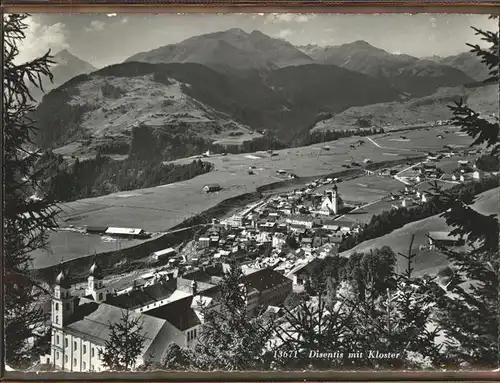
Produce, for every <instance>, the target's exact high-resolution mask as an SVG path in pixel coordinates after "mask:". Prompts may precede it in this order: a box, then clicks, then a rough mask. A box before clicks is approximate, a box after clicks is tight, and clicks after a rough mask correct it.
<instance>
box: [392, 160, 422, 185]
mask: <svg viewBox="0 0 500 383" xmlns="http://www.w3.org/2000/svg"><path fill="white" fill-rule="evenodd" d="M425 162H427V161H423V162H418V163H416V164H414V165H411V166H408V167H407V168H405V169H403V170H401V171H400V172H399V173H398V174H396V175H395V176H394V179H396V180H398V181H399V182H402V183H404V184H405V185H411V184H412V183H411V182H409V181H406V180H405V179H404V178H403V177H400V174H401V173H404V172H406V171H408V170H410V169H413V168H414V167H416V166H419V165H422V164H423V163H425Z"/></svg>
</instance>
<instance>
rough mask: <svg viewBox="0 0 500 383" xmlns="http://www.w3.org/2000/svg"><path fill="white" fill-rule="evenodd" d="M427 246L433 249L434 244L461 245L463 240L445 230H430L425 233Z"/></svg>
mask: <svg viewBox="0 0 500 383" xmlns="http://www.w3.org/2000/svg"><path fill="white" fill-rule="evenodd" d="M427 237H428V238H429V246H430V248H431V249H433V248H434V247H435V246H436V245H442V246H461V245H463V243H464V241H463V239H462V238H460V237H459V236H457V235H451V234H450V233H449V232H447V231H430V232H429V233H428V234H427Z"/></svg>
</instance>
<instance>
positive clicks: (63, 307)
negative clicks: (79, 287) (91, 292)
mask: <svg viewBox="0 0 500 383" xmlns="http://www.w3.org/2000/svg"><path fill="white" fill-rule="evenodd" d="M70 289H71V282H70V280H69V277H68V276H67V275H66V274H65V273H64V271H61V272H60V273H59V275H58V276H57V278H56V284H55V286H54V298H53V299H52V326H53V327H55V328H63V327H64V326H65V325H66V323H67V321H68V319H69V317H71V315H73V312H74V311H75V297H73V296H71V293H70Z"/></svg>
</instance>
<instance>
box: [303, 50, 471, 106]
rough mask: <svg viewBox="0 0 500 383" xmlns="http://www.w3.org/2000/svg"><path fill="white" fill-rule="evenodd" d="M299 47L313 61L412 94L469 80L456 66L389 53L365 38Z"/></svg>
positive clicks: (464, 82)
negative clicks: (387, 83)
mask: <svg viewBox="0 0 500 383" xmlns="http://www.w3.org/2000/svg"><path fill="white" fill-rule="evenodd" d="M301 49H302V51H303V52H305V53H307V54H308V55H309V56H310V57H312V58H313V59H314V60H315V61H316V62H317V63H320V64H324V65H338V66H340V67H343V68H346V69H350V70H353V71H357V72H361V73H364V74H367V75H370V76H373V77H377V78H385V79H387V80H388V81H390V82H391V84H392V85H393V86H395V87H397V88H398V89H400V90H401V91H403V92H407V93H409V95H410V96H412V97H421V96H426V95H429V94H432V93H433V92H435V91H436V90H437V89H438V88H440V87H454V86H460V85H464V84H467V83H470V82H473V79H472V78H471V77H469V76H467V75H466V74H465V73H463V72H462V71H461V70H459V69H457V68H453V67H450V66H447V65H442V64H441V63H436V62H434V61H431V60H420V59H418V58H416V57H412V56H409V55H404V54H391V53H389V52H386V51H385V50H383V49H379V48H376V47H374V46H372V45H370V44H369V43H367V42H365V41H355V42H353V43H349V44H343V45H339V46H328V47H318V46H314V45H308V46H303V47H301Z"/></svg>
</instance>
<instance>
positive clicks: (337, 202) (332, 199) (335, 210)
mask: <svg viewBox="0 0 500 383" xmlns="http://www.w3.org/2000/svg"><path fill="white" fill-rule="evenodd" d="M343 206H344V202H343V201H342V198H340V196H339V194H338V190H337V185H335V186H333V188H332V189H331V190H327V191H325V197H324V199H323V202H322V203H321V208H320V212H321V213H322V214H325V215H331V214H339V211H340V210H341V209H342V207H343Z"/></svg>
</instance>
